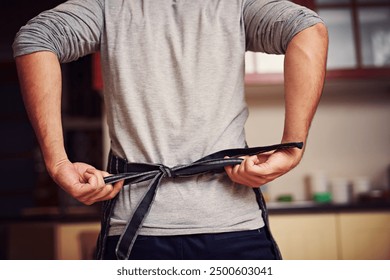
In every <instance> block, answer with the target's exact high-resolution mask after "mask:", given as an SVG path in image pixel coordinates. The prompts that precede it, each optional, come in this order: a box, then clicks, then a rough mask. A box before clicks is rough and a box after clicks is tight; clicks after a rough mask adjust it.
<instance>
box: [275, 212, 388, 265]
mask: <svg viewBox="0 0 390 280" xmlns="http://www.w3.org/2000/svg"><path fill="white" fill-rule="evenodd" d="M270 224H271V230H272V233H273V236H274V237H275V239H276V241H277V242H278V244H279V247H280V250H281V251H282V255H283V258H284V259H287V260H288V259H289V260H312V259H318V260H337V259H343V260H368V259H372V260H386V259H390V213H389V212H358V213H328V214H274V215H270Z"/></svg>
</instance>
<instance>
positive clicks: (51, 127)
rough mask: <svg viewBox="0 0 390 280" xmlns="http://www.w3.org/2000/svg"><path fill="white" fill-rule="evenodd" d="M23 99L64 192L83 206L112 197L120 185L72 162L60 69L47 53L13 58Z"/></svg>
mask: <svg viewBox="0 0 390 280" xmlns="http://www.w3.org/2000/svg"><path fill="white" fill-rule="evenodd" d="M16 66H17V69H18V75H19V81H20V86H21V90H22V95H23V100H24V103H25V107H26V110H27V113H28V115H29V118H30V121H31V123H32V125H33V128H34V130H35V133H36V136H37V139H38V142H39V145H40V147H41V151H42V154H43V157H44V160H45V164H46V168H47V170H48V172H49V174H50V176H51V177H52V178H53V180H54V181H55V182H56V183H57V184H58V185H59V186H61V187H62V188H63V189H64V190H65V191H66V192H68V193H69V194H71V195H72V196H73V197H75V198H76V199H78V200H79V201H81V202H83V203H85V204H92V203H94V202H96V201H101V200H106V199H110V198H112V197H114V196H115V195H116V194H117V193H118V192H119V191H120V189H121V187H122V185H123V182H119V183H117V184H115V185H105V184H104V181H103V176H107V175H108V173H107V172H104V171H100V170H97V169H96V168H94V167H93V166H90V165H88V164H85V163H71V162H70V161H69V159H68V156H67V154H66V151H65V147H64V141H63V133H62V123H61V68H60V64H59V61H58V58H57V56H56V55H55V54H54V53H52V52H48V51H42V52H35V53H32V54H28V55H23V56H18V57H16Z"/></svg>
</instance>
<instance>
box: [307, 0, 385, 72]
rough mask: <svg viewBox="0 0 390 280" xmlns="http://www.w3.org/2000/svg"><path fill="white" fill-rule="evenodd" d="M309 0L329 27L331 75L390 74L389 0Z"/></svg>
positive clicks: (329, 68) (329, 66)
mask: <svg viewBox="0 0 390 280" xmlns="http://www.w3.org/2000/svg"><path fill="white" fill-rule="evenodd" d="M306 3H307V1H306ZM309 3H311V7H310V8H313V9H315V10H316V11H317V12H318V14H319V15H320V16H321V17H322V18H323V19H324V21H325V22H326V24H327V26H328V31H329V54H328V66H327V69H328V75H327V76H328V78H329V77H330V78H332V77H342V78H343V77H351V78H356V77H359V78H366V77H367V78H376V77H390V0H313V1H312V2H311V1H310V2H309Z"/></svg>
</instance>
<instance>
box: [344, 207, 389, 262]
mask: <svg viewBox="0 0 390 280" xmlns="http://www.w3.org/2000/svg"><path fill="white" fill-rule="evenodd" d="M338 223H339V225H338V235H339V240H340V256H341V258H342V259H347V260H361V259H363V260H378V259H383V260H389V259H390V214H389V213H345V214H340V215H338Z"/></svg>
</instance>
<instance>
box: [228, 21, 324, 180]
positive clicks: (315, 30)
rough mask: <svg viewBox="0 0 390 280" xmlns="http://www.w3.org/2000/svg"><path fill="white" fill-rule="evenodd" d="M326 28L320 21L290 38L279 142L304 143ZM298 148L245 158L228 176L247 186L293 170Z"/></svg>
mask: <svg viewBox="0 0 390 280" xmlns="http://www.w3.org/2000/svg"><path fill="white" fill-rule="evenodd" d="M327 49H328V35H327V30H326V28H325V26H324V25H323V24H316V25H314V26H312V27H309V28H307V29H305V30H303V31H301V32H300V33H298V34H297V35H295V36H294V37H293V39H292V40H291V41H290V43H289V44H288V47H287V51H286V56H285V67H284V68H285V69H284V70H285V123H284V132H283V137H282V142H289V141H294V142H298V141H302V142H306V139H307V137H308V133H309V128H310V124H311V122H312V119H313V117H314V114H315V111H316V109H317V105H318V103H319V100H320V97H321V93H322V88H323V83H324V78H325V71H326V58H327ZM302 155H303V151H302V150H298V149H288V150H282V151H276V152H274V153H272V154H270V155H261V156H251V157H245V160H244V161H243V162H242V164H241V165H237V166H235V167H226V172H227V174H228V175H229V177H230V178H231V179H232V180H233V181H235V182H237V183H241V184H244V185H248V186H251V187H258V186H260V185H263V184H265V183H267V182H270V181H272V180H274V179H276V178H277V177H279V176H281V175H283V174H285V173H286V172H288V171H289V170H291V169H293V168H294V167H295V166H296V165H297V164H298V163H299V162H300V160H301V158H302Z"/></svg>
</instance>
